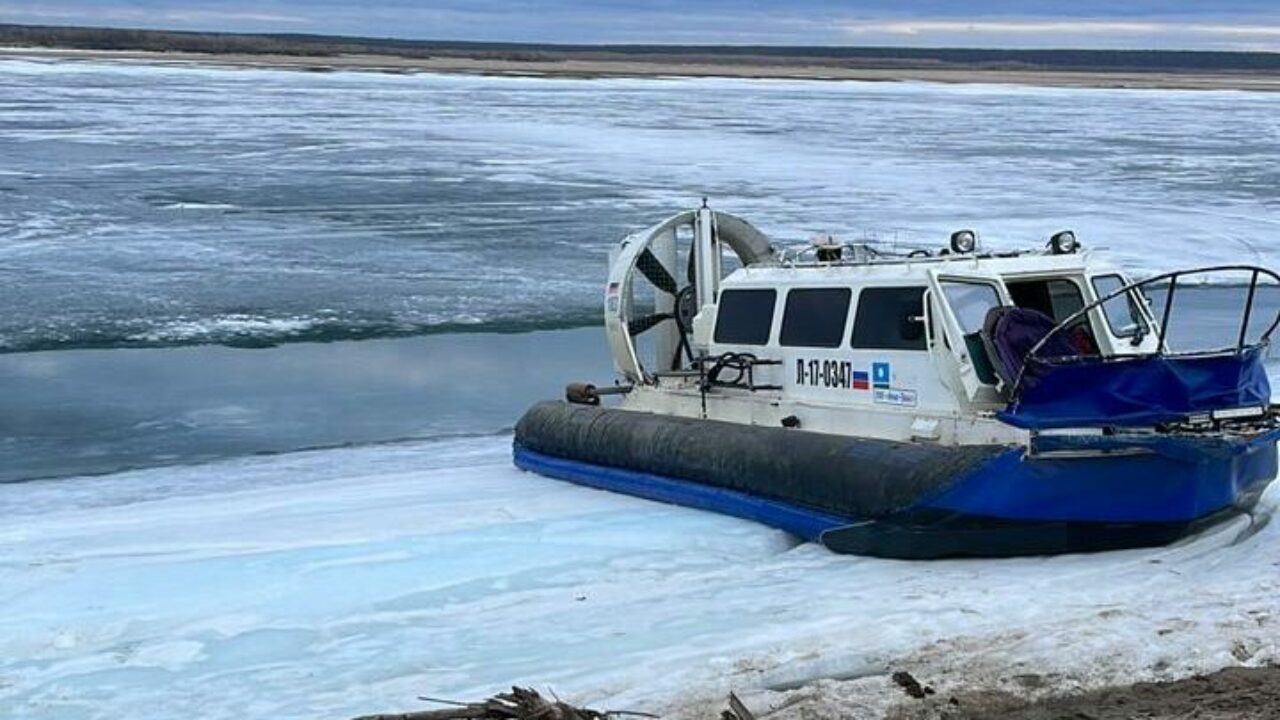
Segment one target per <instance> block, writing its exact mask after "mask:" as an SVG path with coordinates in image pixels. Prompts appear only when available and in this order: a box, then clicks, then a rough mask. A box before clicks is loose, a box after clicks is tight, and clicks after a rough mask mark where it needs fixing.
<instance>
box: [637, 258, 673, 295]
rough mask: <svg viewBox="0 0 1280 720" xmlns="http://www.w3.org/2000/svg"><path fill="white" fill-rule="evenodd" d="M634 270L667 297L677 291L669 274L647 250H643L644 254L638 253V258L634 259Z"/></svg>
mask: <svg viewBox="0 0 1280 720" xmlns="http://www.w3.org/2000/svg"><path fill="white" fill-rule="evenodd" d="M636 269H637V270H639V271H640V274H641V275H643V276H645V278H647V279H648V280H649V282H651V283H653V286H654V287H656V288H658V289H659V290H661V291H662V292H664V293H666V294H668V295H675V294H676V290H677V289H678V288H677V287H676V279H675V278H673V277H671V273H669V272H667V269H666V268H665V267H663V266H662V263H661V262H659V261H658V258H656V257H654V254H653V253H651V252H649V249H648V248H645V250H644V252H642V253H640V257H638V258H636Z"/></svg>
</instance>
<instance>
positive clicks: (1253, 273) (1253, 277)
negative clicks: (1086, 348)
mask: <svg viewBox="0 0 1280 720" xmlns="http://www.w3.org/2000/svg"><path fill="white" fill-rule="evenodd" d="M1222 272H1248V273H1250V280H1249V295H1248V297H1247V298H1246V299H1245V307H1244V317H1243V320H1242V322H1241V323H1240V335H1239V339H1238V340H1237V342H1236V345H1235V347H1234V348H1222V349H1221V350H1218V351H1214V352H1223V351H1225V350H1228V349H1231V350H1233V351H1234V352H1237V353H1238V352H1243V351H1244V350H1245V349H1246V347H1248V348H1253V347H1259V346H1262V345H1266V344H1267V343H1268V342H1270V341H1271V335H1272V334H1273V333H1274V332H1275V331H1276V328H1277V327H1280V310H1278V311H1277V312H1276V316H1275V318H1274V319H1272V321H1271V324H1270V325H1269V326H1268V327H1267V329H1266V330H1265V331H1264V332H1263V333H1262V335H1261V336H1260V337H1259V338H1258V341H1257V342H1255V343H1250V344H1249V345H1247V346H1246V344H1245V340H1246V339H1247V335H1248V332H1249V321H1250V320H1251V319H1252V316H1253V303H1254V299H1255V298H1256V296H1257V289H1258V280H1259V279H1260V278H1261V277H1262V276H1266V277H1269V278H1271V279H1272V280H1274V281H1275V283H1276V284H1277V286H1280V274H1276V273H1275V272H1273V271H1271V270H1268V269H1266V268H1264V267H1259V266H1257V265H1213V266H1208V267H1199V268H1189V269H1186V270H1176V271H1174V272H1168V273H1164V274H1162V275H1156V276H1154V277H1149V278H1147V279H1146V280H1140V281H1138V282H1132V283H1129V284H1128V285H1125V286H1124V287H1122V288H1120V289H1118V290H1116V291H1114V292H1111V293H1108V294H1107V295H1105V296H1103V297H1100V298H1098V299H1097V300H1095V301H1093V302H1091V303H1089V304H1087V305H1085V306H1084V307H1082V308H1080V309H1079V310H1077V311H1076V312H1074V313H1072V314H1070V315H1068V316H1067V317H1066V318H1065V319H1063V320H1062V322H1060V323H1058V324H1057V325H1055V326H1053V329H1051V330H1050V331H1049V332H1047V333H1045V335H1044V337H1042V338H1040V340H1039V341H1038V342H1037V343H1036V344H1035V345H1032V346H1031V349H1030V350H1029V351H1027V356H1026V357H1025V358H1024V359H1023V361H1022V367H1021V368H1019V369H1018V376H1017V378H1016V379H1015V380H1014V383H1013V387H1012V388H1011V389H1010V392H1009V396H1010V397H1011V398H1012V399H1013V401H1014V402H1017V399H1018V395H1019V391H1020V390H1021V389H1022V385H1023V381H1024V379H1025V377H1026V373H1027V367H1028V366H1030V365H1031V362H1032V361H1033V360H1035V359H1036V353H1038V352H1040V350H1041V349H1042V348H1043V347H1044V346H1045V344H1046V343H1048V342H1049V339H1050V338H1052V337H1054V336H1055V335H1057V334H1058V333H1060V332H1062V331H1063V330H1064V329H1066V328H1067V327H1069V326H1071V325H1073V324H1074V323H1075V322H1076V321H1077V320H1079V319H1080V318H1082V317H1085V316H1086V315H1088V314H1089V313H1090V312H1092V311H1093V310H1094V309H1096V308H1099V307H1102V306H1103V305H1105V304H1106V303H1108V302H1110V301H1111V300H1114V299H1115V298H1118V297H1124V296H1126V295H1128V294H1129V293H1132V292H1134V291H1135V290H1140V289H1141V288H1143V287H1145V286H1148V285H1153V284H1157V283H1161V282H1164V281H1168V283H1169V285H1168V290H1167V292H1166V296H1165V302H1164V311H1163V312H1162V313H1161V319H1160V325H1159V327H1158V328H1156V332H1157V335H1156V337H1157V342H1156V351H1155V352H1154V353H1151V354H1150V355H1144V356H1143V357H1158V356H1172V357H1177V356H1179V355H1199V354H1203V353H1204V352H1205V351H1192V352H1186V353H1170V352H1168V348H1167V346H1166V345H1165V337H1166V334H1167V333H1168V329H1169V316H1170V313H1171V311H1172V309H1173V297H1174V294H1175V293H1176V292H1177V288H1178V278H1180V277H1184V276H1187V275H1207V274H1210V273H1222ZM1125 357H1129V356H1125ZM1133 357H1137V356H1133Z"/></svg>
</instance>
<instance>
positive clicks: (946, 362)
mask: <svg viewBox="0 0 1280 720" xmlns="http://www.w3.org/2000/svg"><path fill="white" fill-rule="evenodd" d="M929 286H930V292H929V295H930V296H931V297H930V299H931V302H932V304H933V310H934V311H935V312H936V314H935V315H934V316H933V321H934V322H935V323H936V324H937V327H936V328H931V330H932V332H931V333H930V343H931V347H930V349H931V351H932V352H933V354H934V357H936V358H939V359H940V360H941V362H942V364H943V366H944V376H948V379H949V380H950V384H952V385H957V387H953V388H952V389H953V390H954V391H955V392H956V393H957V394H958V395H962V396H963V399H964V400H967V401H968V402H969V403H977V404H999V403H1001V398H1000V395H999V393H998V392H997V391H996V382H997V380H996V375H995V372H994V370H993V368H992V366H991V358H990V357H989V356H988V354H987V349H986V346H985V345H984V344H983V342H982V324H983V322H984V321H985V320H986V319H987V312H988V311H989V310H991V308H993V307H998V306H1000V305H1012V304H1013V301H1012V300H1011V299H1010V297H1009V291H1008V289H1006V288H1005V286H1004V283H1003V282H1002V281H1001V280H1000V278H999V276H997V275H994V274H991V273H983V272H980V271H963V272H955V271H952V270H950V269H946V268H939V269H935V270H930V271H929Z"/></svg>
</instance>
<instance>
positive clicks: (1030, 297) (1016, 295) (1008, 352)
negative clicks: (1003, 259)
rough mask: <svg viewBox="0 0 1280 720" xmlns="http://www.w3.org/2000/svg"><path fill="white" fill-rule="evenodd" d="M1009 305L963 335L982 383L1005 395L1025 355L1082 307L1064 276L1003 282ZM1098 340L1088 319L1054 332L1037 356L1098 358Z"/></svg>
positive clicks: (996, 309)
mask: <svg viewBox="0 0 1280 720" xmlns="http://www.w3.org/2000/svg"><path fill="white" fill-rule="evenodd" d="M1005 287H1006V288H1007V289H1008V291H1009V295H1010V297H1011V298H1012V299H1013V303H1014V304H1013V307H1008V306H999V307H993V308H991V309H990V310H988V312H987V315H986V318H985V319H984V320H983V324H982V330H981V331H980V332H977V333H972V334H971V335H969V336H966V337H965V344H966V346H967V349H968V350H969V356H970V357H971V358H972V359H973V362H974V370H975V371H976V372H977V373H978V377H979V379H980V380H982V382H984V383H986V384H988V385H999V386H1000V387H1001V388H1002V389H1003V390H1004V391H1005V392H1008V391H1009V390H1010V389H1011V388H1012V387H1013V386H1014V384H1016V383H1017V380H1018V376H1019V375H1021V374H1022V368H1023V365H1024V364H1025V363H1026V359H1027V355H1028V354H1029V353H1030V351H1031V350H1032V348H1034V347H1035V346H1036V344H1037V343H1039V342H1040V341H1041V340H1042V339H1044V337H1045V336H1046V335H1048V334H1049V332H1050V331H1052V330H1053V328H1054V327H1056V326H1057V325H1058V323H1060V322H1062V321H1064V320H1066V319H1067V318H1069V317H1071V315H1073V314H1074V313H1076V312H1079V311H1080V310H1081V309H1082V308H1083V307H1084V304H1085V303H1084V296H1083V294H1082V293H1081V291H1080V287H1079V286H1078V285H1076V283H1075V282H1073V281H1071V280H1068V279H1066V278H1048V279H1035V280H1007V281H1006V282H1005ZM1098 352H1099V349H1098V342H1097V337H1096V336H1095V335H1094V332H1093V328H1092V327H1091V326H1090V324H1089V319H1088V317H1087V316H1085V317H1080V318H1078V319H1077V320H1076V321H1074V322H1073V323H1072V324H1071V325H1070V326H1069V327H1067V328H1065V329H1063V330H1062V331H1061V332H1059V333H1057V334H1055V335H1054V336H1053V337H1052V338H1050V339H1049V341H1048V342H1047V343H1046V344H1045V345H1044V347H1042V348H1041V350H1040V351H1039V352H1038V353H1037V355H1038V356H1039V357H1043V358H1064V357H1079V356H1089V355H1097V354H1098Z"/></svg>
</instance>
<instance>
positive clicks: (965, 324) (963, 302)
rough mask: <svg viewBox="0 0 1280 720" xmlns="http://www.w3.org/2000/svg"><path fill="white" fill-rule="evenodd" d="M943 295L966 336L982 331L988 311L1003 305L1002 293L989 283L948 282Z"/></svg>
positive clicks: (943, 288) (943, 284)
mask: <svg viewBox="0 0 1280 720" xmlns="http://www.w3.org/2000/svg"><path fill="white" fill-rule="evenodd" d="M942 293H943V294H944V295H946V296H947V304H948V305H950V306H951V312H953V313H955V316H956V320H957V321H959V323H960V330H961V331H962V332H963V333H964V334H965V335H968V334H970V333H976V332H979V331H981V330H982V323H984V322H985V321H986V319H987V311H989V310H990V309H991V308H993V307H999V306H1000V305H1001V303H1000V293H999V292H997V291H996V286H995V285H991V284H989V283H984V282H963V281H957V280H948V281H945V282H943V283H942Z"/></svg>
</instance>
